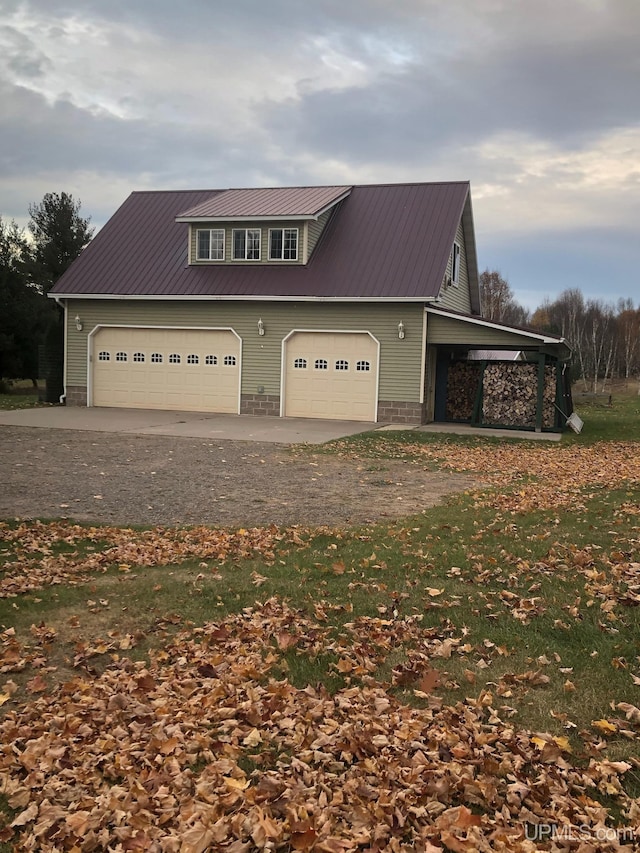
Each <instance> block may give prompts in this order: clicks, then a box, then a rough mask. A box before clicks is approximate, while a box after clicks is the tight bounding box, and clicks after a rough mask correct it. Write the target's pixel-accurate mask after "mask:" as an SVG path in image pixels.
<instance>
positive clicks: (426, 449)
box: [403, 441, 640, 512]
mask: <svg viewBox="0 0 640 853" xmlns="http://www.w3.org/2000/svg"><path fill="white" fill-rule="evenodd" d="M403 453H404V454H406V455H407V456H411V457H413V458H415V459H417V460H420V459H428V460H430V461H432V462H437V463H438V465H439V466H440V467H443V468H447V469H449V470H451V471H460V472H463V471H464V472H466V473H475V474H477V475H478V476H479V477H481V478H482V479H484V480H485V481H486V482H487V483H488V484H490V485H493V486H495V487H497V488H505V487H509V491H508V492H507V493H504V494H499V495H484V494H483V496H482V498H481V503H482V505H491V506H495V507H497V508H501V509H506V510H510V511H515V512H529V511H531V510H535V509H552V508H556V507H566V506H572V505H573V504H574V502H575V500H576V498H577V496H578V495H579V494H580V492H581V490H582V489H584V488H585V487H586V486H600V487H604V488H617V487H620V486H623V485H624V484H625V483H627V484H636V485H637V484H638V483H639V482H640V455H639V454H638V445H637V443H636V442H631V441H629V442H600V443H597V444H594V445H591V446H580V445H570V446H566V447H555V446H545V447H542V446H539V445H536V446H531V445H529V444H528V445H517V444H500V445H495V446H492V447H490V448H489V447H488V446H487V445H486V444H480V443H478V444H475V445H473V444H442V443H438V444H409V445H403ZM532 478H535V484H531V485H530V487H529V488H524V486H525V485H526V484H528V483H530V481H531V479H532ZM518 484H522V488H521V489H520V490H518V489H516V488H515V487H517V486H518Z"/></svg>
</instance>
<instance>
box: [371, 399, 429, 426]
mask: <svg viewBox="0 0 640 853" xmlns="http://www.w3.org/2000/svg"><path fill="white" fill-rule="evenodd" d="M423 408H424V407H423V405H422V403H407V402H406V401H404V400H379V401H378V421H380V422H382V423H391V424H421V423H422V422H423V420H424V417H423Z"/></svg>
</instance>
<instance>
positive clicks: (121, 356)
mask: <svg viewBox="0 0 640 853" xmlns="http://www.w3.org/2000/svg"><path fill="white" fill-rule="evenodd" d="M116 361H127V354H126V352H117V353H116Z"/></svg>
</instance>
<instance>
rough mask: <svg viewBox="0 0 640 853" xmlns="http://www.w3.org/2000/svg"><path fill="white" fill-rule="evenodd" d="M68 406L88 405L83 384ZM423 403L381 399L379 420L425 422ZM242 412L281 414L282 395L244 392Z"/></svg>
mask: <svg viewBox="0 0 640 853" xmlns="http://www.w3.org/2000/svg"><path fill="white" fill-rule="evenodd" d="M66 402H67V406H86V405H87V389H86V388H85V387H84V386H83V385H68V386H67V397H66ZM422 409H423V407H422V404H421V403H407V402H405V401H403V400H380V401H379V403H378V421H379V422H381V423H392V424H420V423H423V411H422ZM240 414H242V415H267V416H270V417H278V416H279V415H280V397H279V396H278V395H277V394H243V395H242V397H241V400H240Z"/></svg>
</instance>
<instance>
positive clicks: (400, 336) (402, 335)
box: [398, 320, 404, 341]
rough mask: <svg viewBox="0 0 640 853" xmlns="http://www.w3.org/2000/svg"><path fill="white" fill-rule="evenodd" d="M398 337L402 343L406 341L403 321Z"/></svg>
mask: <svg viewBox="0 0 640 853" xmlns="http://www.w3.org/2000/svg"><path fill="white" fill-rule="evenodd" d="M398 337H399V338H400V340H401V341H402V340H404V323H403V322H402V320H400V322H399V323H398Z"/></svg>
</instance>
